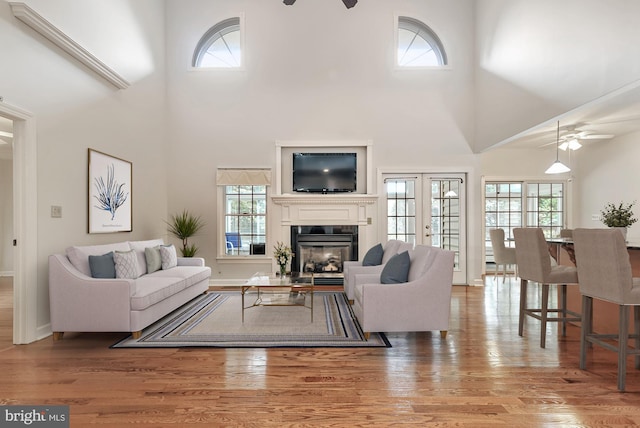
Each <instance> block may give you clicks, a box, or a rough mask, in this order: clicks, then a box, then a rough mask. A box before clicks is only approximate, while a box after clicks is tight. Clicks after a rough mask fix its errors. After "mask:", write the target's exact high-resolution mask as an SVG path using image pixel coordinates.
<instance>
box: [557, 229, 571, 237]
mask: <svg viewBox="0 0 640 428" xmlns="http://www.w3.org/2000/svg"><path fill="white" fill-rule="evenodd" d="M560 237H561V238H569V239H570V238H573V229H560Z"/></svg>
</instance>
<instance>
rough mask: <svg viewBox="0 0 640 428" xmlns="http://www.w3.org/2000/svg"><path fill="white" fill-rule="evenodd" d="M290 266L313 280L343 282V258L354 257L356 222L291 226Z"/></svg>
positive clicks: (356, 250) (355, 256)
mask: <svg viewBox="0 0 640 428" xmlns="http://www.w3.org/2000/svg"><path fill="white" fill-rule="evenodd" d="M291 248H292V249H293V252H294V255H293V258H292V260H291V270H292V271H295V272H303V273H314V274H315V278H316V281H315V282H316V284H331V285H334V284H335V285H342V284H343V279H344V276H343V274H342V273H343V262H345V261H347V260H357V256H358V226H291Z"/></svg>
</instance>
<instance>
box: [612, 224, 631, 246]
mask: <svg viewBox="0 0 640 428" xmlns="http://www.w3.org/2000/svg"><path fill="white" fill-rule="evenodd" d="M614 229H618V230H619V231H620V233H622V237H623V238H624V240H625V242H626V241H627V230H628V229H627V228H626V227H614Z"/></svg>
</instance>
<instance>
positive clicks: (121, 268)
mask: <svg viewBox="0 0 640 428" xmlns="http://www.w3.org/2000/svg"><path fill="white" fill-rule="evenodd" d="M113 261H114V262H115V263H116V278H129V279H136V278H137V277H138V257H137V256H136V252H135V251H133V250H130V251H116V252H114V253H113Z"/></svg>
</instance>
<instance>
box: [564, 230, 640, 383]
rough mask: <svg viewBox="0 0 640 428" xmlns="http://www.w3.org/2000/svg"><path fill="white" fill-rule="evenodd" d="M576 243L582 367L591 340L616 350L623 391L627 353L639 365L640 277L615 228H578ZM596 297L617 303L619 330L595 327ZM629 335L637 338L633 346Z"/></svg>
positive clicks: (619, 378) (585, 363)
mask: <svg viewBox="0 0 640 428" xmlns="http://www.w3.org/2000/svg"><path fill="white" fill-rule="evenodd" d="M573 245H574V248H575V254H576V263H577V266H578V276H579V277H580V294H582V313H583V322H582V328H581V333H580V369H582V370H584V369H586V367H587V347H589V345H590V344H594V345H598V346H601V347H603V348H605V349H608V350H610V351H614V352H617V353H618V389H619V390H620V391H624V388H625V378H626V363H627V356H628V355H635V368H636V369H640V334H639V333H640V278H634V277H633V273H632V270H631V262H630V260H629V252H628V249H627V245H626V243H625V240H624V237H623V236H622V234H621V233H620V232H618V231H617V230H615V229H576V230H574V232H573ZM593 299H598V300H604V301H607V302H611V303H613V304H615V305H618V334H599V333H597V332H594V331H593ZM629 307H633V324H634V333H633V334H630V332H629ZM629 339H634V341H633V342H632V343H633V345H634V347H633V348H630V347H629ZM612 342H617V346H615V345H613V344H612Z"/></svg>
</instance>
